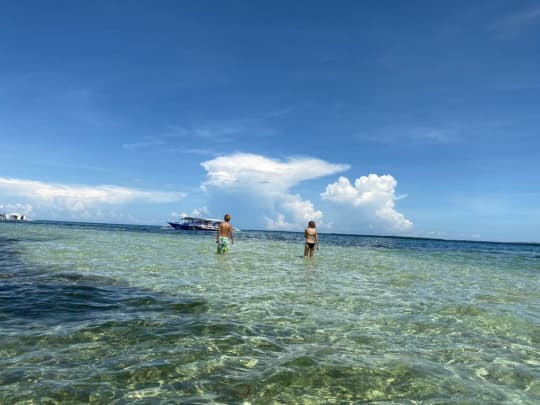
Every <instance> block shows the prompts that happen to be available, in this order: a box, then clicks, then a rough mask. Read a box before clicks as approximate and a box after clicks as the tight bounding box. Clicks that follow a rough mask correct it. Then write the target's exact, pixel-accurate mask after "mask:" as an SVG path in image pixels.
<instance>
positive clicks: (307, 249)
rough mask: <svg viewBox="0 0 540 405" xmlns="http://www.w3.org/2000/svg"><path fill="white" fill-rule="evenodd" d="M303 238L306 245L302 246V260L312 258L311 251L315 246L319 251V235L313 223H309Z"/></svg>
mask: <svg viewBox="0 0 540 405" xmlns="http://www.w3.org/2000/svg"><path fill="white" fill-rule="evenodd" d="M304 238H306V243H305V245H304V258H306V257H308V253H309V257H313V251H314V250H315V246H317V250H319V235H318V234H317V229H315V221H309V223H308V226H307V228H306V229H305V230H304Z"/></svg>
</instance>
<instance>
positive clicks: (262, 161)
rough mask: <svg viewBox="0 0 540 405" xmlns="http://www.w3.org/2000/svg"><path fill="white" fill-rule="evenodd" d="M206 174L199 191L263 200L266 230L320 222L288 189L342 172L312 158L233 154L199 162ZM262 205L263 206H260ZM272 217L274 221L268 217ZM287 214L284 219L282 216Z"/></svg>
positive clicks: (342, 167) (341, 167)
mask: <svg viewBox="0 0 540 405" xmlns="http://www.w3.org/2000/svg"><path fill="white" fill-rule="evenodd" d="M201 165H202V166H203V167H204V169H205V170H206V172H207V179H206V181H204V182H203V183H202V186H201V187H202V188H203V190H207V191H208V190H212V189H220V190H227V191H228V192H229V193H237V194H242V195H244V196H247V197H246V198H250V197H249V196H251V198H252V200H253V201H254V200H256V199H263V200H264V205H265V207H264V208H265V209H266V210H268V211H272V212H271V213H270V212H266V215H265V222H266V226H267V228H269V229H293V228H295V227H298V226H299V225H300V224H304V223H305V221H307V220H312V219H313V220H319V221H320V220H321V219H322V217H323V213H322V212H321V211H320V210H317V209H315V206H314V204H313V203H312V202H311V201H309V200H303V199H302V197H301V196H300V195H298V194H291V193H290V189H291V188H292V187H294V186H296V185H297V184H299V183H301V182H302V181H306V180H310V179H315V178H320V177H323V176H328V175H331V174H336V173H339V172H342V171H345V170H347V169H348V168H349V166H348V165H345V164H335V163H329V162H326V161H324V160H321V159H316V158H290V159H288V160H285V161H282V160H277V159H270V158H268V157H265V156H261V155H255V154H247V153H237V154H233V155H228V156H220V157H217V158H215V159H212V160H208V161H205V162H203V163H201ZM261 204H263V203H261ZM269 215H271V216H273V217H274V218H275V219H272V218H270V217H269ZM286 215H287V216H286Z"/></svg>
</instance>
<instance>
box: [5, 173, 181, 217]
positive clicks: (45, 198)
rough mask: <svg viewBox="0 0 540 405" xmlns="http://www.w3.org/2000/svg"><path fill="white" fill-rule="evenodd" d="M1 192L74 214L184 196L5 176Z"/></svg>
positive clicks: (173, 199)
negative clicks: (92, 209) (104, 206)
mask: <svg viewBox="0 0 540 405" xmlns="http://www.w3.org/2000/svg"><path fill="white" fill-rule="evenodd" d="M0 191H3V192H4V193H6V194H8V195H16V196H21V197H26V198H29V199H31V200H35V201H40V202H43V203H48V204H51V205H53V206H55V207H56V208H64V209H67V210H70V211H77V212H83V211H84V210H85V209H86V208H87V207H89V206H95V205H99V204H109V205H117V204H125V203H128V202H131V201H134V200H144V201H149V202H154V203H165V202H172V201H178V200H180V199H182V198H184V197H185V194H184V193H181V192H166V191H165V192H164V191H143V190H137V189H132V188H127V187H120V186H113V185H101V186H84V185H77V186H73V185H65V184H58V183H44V182H41V181H36V180H24V179H12V178H5V177H0Z"/></svg>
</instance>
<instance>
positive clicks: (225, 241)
mask: <svg viewBox="0 0 540 405" xmlns="http://www.w3.org/2000/svg"><path fill="white" fill-rule="evenodd" d="M228 251H229V238H227V237H226V236H220V237H219V240H218V245H217V252H218V253H225V252H228Z"/></svg>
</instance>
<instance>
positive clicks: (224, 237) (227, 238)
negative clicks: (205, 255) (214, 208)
mask: <svg viewBox="0 0 540 405" xmlns="http://www.w3.org/2000/svg"><path fill="white" fill-rule="evenodd" d="M223 219H224V220H225V222H221V223H220V224H219V229H218V231H217V235H216V243H217V244H218V245H217V252H218V253H225V252H227V251H228V250H229V242H230V244H231V245H234V237H233V228H232V226H231V224H230V223H229V222H230V220H231V216H230V215H229V214H225V216H224V217H223Z"/></svg>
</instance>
